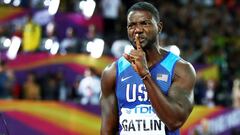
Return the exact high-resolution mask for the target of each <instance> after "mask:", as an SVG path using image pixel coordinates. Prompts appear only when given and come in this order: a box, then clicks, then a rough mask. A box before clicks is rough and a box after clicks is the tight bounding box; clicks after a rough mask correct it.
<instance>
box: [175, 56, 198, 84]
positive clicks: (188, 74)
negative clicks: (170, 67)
mask: <svg viewBox="0 0 240 135" xmlns="http://www.w3.org/2000/svg"><path fill="white" fill-rule="evenodd" d="M174 72H175V73H174V78H175V79H180V80H182V81H181V82H184V84H186V85H187V86H189V87H194V84H195V81H196V71H195V69H194V67H193V65H192V64H191V63H190V62H187V61H185V60H183V59H180V60H179V61H178V62H177V63H176V67H175V71H174Z"/></svg>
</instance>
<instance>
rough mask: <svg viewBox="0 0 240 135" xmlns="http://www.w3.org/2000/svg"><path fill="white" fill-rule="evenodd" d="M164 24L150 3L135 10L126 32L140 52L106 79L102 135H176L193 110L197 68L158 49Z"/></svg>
mask: <svg viewBox="0 0 240 135" xmlns="http://www.w3.org/2000/svg"><path fill="white" fill-rule="evenodd" d="M161 30H162V23H161V22H160V19H159V13H158V11H157V9H156V8H155V7H154V6H153V5H152V4H150V3H146V2H139V3H136V4H134V5H133V6H132V7H131V8H130V9H129V10H128V14H127V31H128V37H129V40H130V42H131V43H132V44H133V46H134V48H135V50H132V51H131V52H130V53H129V54H124V55H123V56H124V57H121V58H120V59H119V60H117V61H116V62H114V63H113V64H111V65H109V66H108V67H106V69H105V70H104V71H103V74H102V79H101V88H102V95H101V101H100V102H101V109H102V114H101V118H102V123H101V134H102V135H113V134H117V133H119V134H124V135H126V134H127V135H135V134H137V135H149V134H151V135H165V134H167V135H177V134H179V128H180V127H181V126H182V125H183V124H184V122H185V121H186V119H187V118H188V116H189V114H190V113H191V111H192V109H193V104H194V101H193V88H194V85H195V80H196V74H195V70H194V68H193V67H192V65H191V64H190V63H188V62H186V61H184V60H183V59H181V58H180V57H179V56H176V55H174V54H173V53H171V52H168V51H166V50H164V49H162V48H160V46H159V33H160V32H161Z"/></svg>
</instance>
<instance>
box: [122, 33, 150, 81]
mask: <svg viewBox="0 0 240 135" xmlns="http://www.w3.org/2000/svg"><path fill="white" fill-rule="evenodd" d="M135 45H136V49H134V50H131V52H130V54H123V56H124V57H125V58H126V59H127V60H128V61H129V62H130V63H131V65H132V66H133V68H134V70H135V71H136V72H137V73H138V74H139V75H140V76H141V77H143V76H144V75H145V74H147V73H149V70H148V66H147V61H146V55H145V52H144V51H143V49H142V47H141V43H140V40H139V35H138V34H136V36H135Z"/></svg>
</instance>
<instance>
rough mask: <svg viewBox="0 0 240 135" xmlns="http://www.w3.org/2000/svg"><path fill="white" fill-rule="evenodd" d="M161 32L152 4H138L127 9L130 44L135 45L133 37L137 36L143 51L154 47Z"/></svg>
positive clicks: (160, 24)
mask: <svg viewBox="0 0 240 135" xmlns="http://www.w3.org/2000/svg"><path fill="white" fill-rule="evenodd" d="M161 30H162V23H161V22H160V17H159V12H158V10H157V9H156V8H155V7H154V6H153V5H152V4H150V3H147V2H138V3H136V4H134V5H133V6H132V7H130V8H129V9H128V12H127V31H128V37H129V40H130V41H131V42H132V44H135V37H136V34H138V35H139V39H140V43H141V46H142V48H143V49H144V48H148V47H151V46H152V45H156V44H157V43H158V36H159V32H161ZM134 47H135V45H134Z"/></svg>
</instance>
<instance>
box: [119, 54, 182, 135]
mask: <svg viewBox="0 0 240 135" xmlns="http://www.w3.org/2000/svg"><path fill="white" fill-rule="evenodd" d="M179 59H180V57H179V56H176V55H174V54H173V53H171V52H168V54H166V56H165V57H164V58H163V59H162V60H161V61H159V62H158V63H157V64H155V65H154V66H153V67H151V68H150V73H151V76H152V79H153V80H154V81H155V82H156V84H158V86H159V87H160V88H161V90H162V92H163V93H164V94H165V95H167V94H168V89H169V87H170V85H171V83H172V79H173V71H174V67H175V64H176V62H177V61H178V60H179ZM116 84H117V85H116V95H117V100H118V114H119V134H120V135H179V130H176V131H171V132H170V131H168V129H167V128H166V127H165V124H164V123H163V122H162V121H161V120H160V119H159V118H158V117H157V115H156V113H155V110H154V109H153V107H152V105H151V103H150V100H149V97H148V93H147V91H146V87H145V85H144V83H143V81H142V79H141V77H140V76H139V75H138V74H137V73H136V72H135V70H134V69H133V67H132V66H131V64H130V63H129V62H128V61H127V60H126V59H125V58H124V57H121V58H120V59H119V60H118V61H117V80H116Z"/></svg>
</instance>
